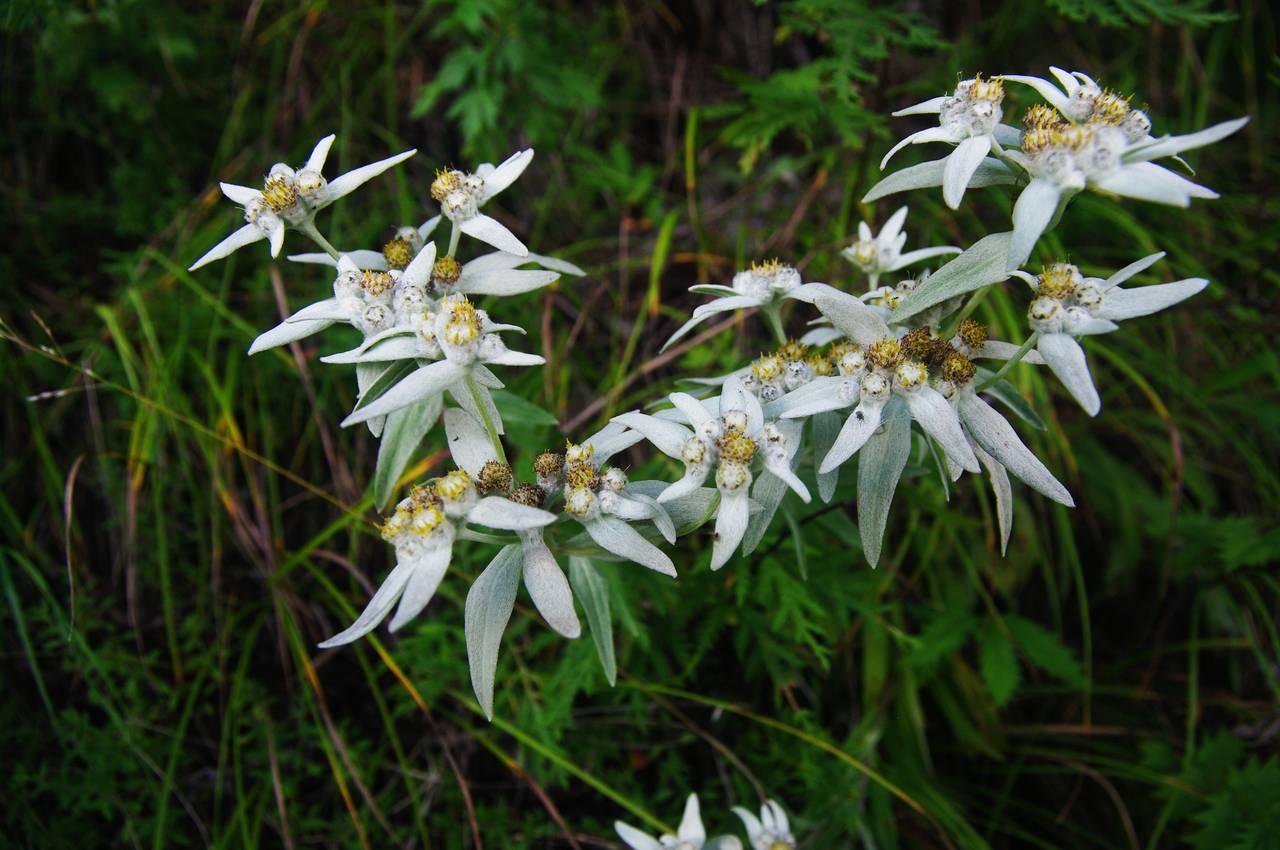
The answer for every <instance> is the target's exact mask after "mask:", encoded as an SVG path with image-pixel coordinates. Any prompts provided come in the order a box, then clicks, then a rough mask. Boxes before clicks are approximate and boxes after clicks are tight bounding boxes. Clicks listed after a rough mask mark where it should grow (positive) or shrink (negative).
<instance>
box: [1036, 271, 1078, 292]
mask: <svg viewBox="0 0 1280 850" xmlns="http://www.w3.org/2000/svg"><path fill="white" fill-rule="evenodd" d="M1075 289H1076V267H1075V266H1072V265H1069V264H1067V263H1055V264H1053V265H1052V266H1048V267H1046V268H1045V270H1044V271H1043V272H1041V273H1040V278H1039V283H1038V285H1037V286H1036V294H1037V295H1039V296H1040V297H1042V298H1054V299H1057V300H1058V301H1065V300H1067V299H1068V298H1070V297H1071V295H1072V293H1074V292H1075Z"/></svg>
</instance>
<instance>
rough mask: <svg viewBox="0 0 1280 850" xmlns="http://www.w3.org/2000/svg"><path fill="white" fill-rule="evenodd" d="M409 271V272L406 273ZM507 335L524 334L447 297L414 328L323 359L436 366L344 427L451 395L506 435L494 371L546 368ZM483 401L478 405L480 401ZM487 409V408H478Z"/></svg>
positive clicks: (398, 330) (363, 410) (428, 308)
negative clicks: (504, 337)
mask: <svg viewBox="0 0 1280 850" xmlns="http://www.w3.org/2000/svg"><path fill="white" fill-rule="evenodd" d="M406 271H407V270H406ZM501 331H518V332H520V333H524V331H523V330H522V329H521V328H520V327H518V326H516V325H500V324H496V323H494V322H491V321H490V320H489V316H488V314H487V313H485V311H483V310H477V309H476V308H475V306H474V305H472V304H471V302H470V301H468V300H467V297H466V296H465V295H447V296H445V297H444V298H442V299H440V301H439V303H437V304H434V305H430V304H428V305H427V306H425V307H424V308H423V309H422V310H421V312H420V315H419V316H418V318H417V319H416V321H415V322H414V325H413V327H412V328H408V329H406V328H392V329H391V330H390V331H387V332H384V333H383V334H380V335H378V336H375V337H372V338H371V339H369V340H368V341H367V342H366V343H365V344H364V345H362V346H360V347H359V348H356V349H353V350H351V351H347V352H344V353H342V354H333V355H329V356H328V357H322V358H321V360H322V361H324V362H326V363H357V364H361V363H377V362H387V361H393V360H411V359H416V360H422V359H427V358H430V359H432V360H433V361H434V362H431V363H428V364H426V365H423V366H420V367H419V368H418V369H417V370H416V371H414V372H412V373H411V374H410V375H408V376H407V377H405V378H403V379H401V380H400V381H399V383H397V384H396V385H395V386H393V387H391V388H390V389H389V390H387V391H386V392H385V393H383V394H382V395H380V396H378V397H377V398H376V399H374V400H371V401H369V402H368V403H367V404H364V405H363V406H360V407H357V409H356V410H355V411H354V412H353V413H352V414H351V415H350V416H348V417H347V418H346V419H344V420H343V421H342V425H343V426H344V427H346V426H349V425H354V424H356V423H358V422H364V421H366V420H369V419H372V418H374V417H378V416H385V415H387V414H388V413H391V412H392V411H395V410H399V409H400V408H402V407H406V406H408V405H410V404H413V403H415V402H418V401H421V400H422V399H425V398H430V397H431V396H435V395H440V394H441V393H444V392H446V391H447V392H448V393H449V394H450V395H452V396H453V397H454V399H456V400H457V401H458V403H459V404H461V405H462V406H463V407H464V408H466V409H467V410H468V412H470V413H472V414H474V415H476V416H477V417H478V418H480V419H482V420H483V419H485V418H486V417H488V418H490V419H491V420H492V421H493V422H494V423H495V427H496V428H497V430H498V433H502V420H501V418H500V417H499V416H498V410H497V407H496V406H495V405H494V403H493V398H492V396H490V394H489V388H494V387H500V386H502V384H501V382H500V381H498V380H497V378H495V377H494V376H493V373H492V372H490V371H489V370H488V369H487V368H485V367H486V366H488V365H492V364H498V365H502V366H536V365H539V364H541V363H545V362H546V361H545V360H543V358H542V357H540V356H538V355H536V354H525V353H524V352H520V351H511V350H510V349H508V348H507V346H506V343H504V342H503V341H502V338H501V337H500V336H498V333H499V332H501ZM476 396H478V399H477V398H475V397H476ZM478 404H482V405H483V408H482V409H481V408H477V405H478Z"/></svg>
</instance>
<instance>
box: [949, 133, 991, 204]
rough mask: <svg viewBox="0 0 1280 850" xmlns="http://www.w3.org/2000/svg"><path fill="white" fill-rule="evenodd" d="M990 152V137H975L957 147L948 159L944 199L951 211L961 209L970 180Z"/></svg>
mask: <svg viewBox="0 0 1280 850" xmlns="http://www.w3.org/2000/svg"><path fill="white" fill-rule="evenodd" d="M990 152H991V139H990V138H989V137H987V136H973V137H970V138H968V139H965V140H964V141H963V142H961V143H960V144H958V145H956V149H955V150H953V151H952V152H951V154H950V155H949V156H948V157H947V166H946V168H945V169H944V170H943V172H942V199H943V200H944V201H946V203H947V206H949V207H951V209H953V210H954V209H959V208H960V201H961V199H963V198H964V190H965V189H967V188H968V186H969V179H970V178H971V177H973V173H974V172H975V171H977V170H978V166H979V165H981V164H982V161H983V160H984V159H986V158H987V154H988V153H990Z"/></svg>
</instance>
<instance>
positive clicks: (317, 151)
mask: <svg viewBox="0 0 1280 850" xmlns="http://www.w3.org/2000/svg"><path fill="white" fill-rule="evenodd" d="M336 138H338V137H337V136H335V135H334V134H333V133H330V134H329V135H327V136H325V137H324V138H323V139H321V140H320V141H318V142H316V146H315V147H314V148H312V149H311V156H309V157H307V164H306V165H304V166H303V168H304V169H309V170H311V171H317V172H319V171H324V161H325V160H326V159H328V158H329V148H331V147H333V140H334V139H336Z"/></svg>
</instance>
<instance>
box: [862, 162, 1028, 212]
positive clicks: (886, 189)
mask: <svg viewBox="0 0 1280 850" xmlns="http://www.w3.org/2000/svg"><path fill="white" fill-rule="evenodd" d="M946 168H947V157H943V158H942V159H936V160H933V161H932V162H922V163H920V164H919V165H913V166H911V167H909V168H904V169H902V170H901V171H895V172H894V173H893V174H890V175H889V176H888V177H886V178H884V179H883V180H881V181H880V182H879V183H877V184H876V185H875V186H872V187H871V191H870V192H867V194H866V195H864V196H863V198H862V202H863V203H864V204H866V203H870V202H872V201H875V200H878V199H880V198H883V197H885V196H886V195H892V194H895V193H897V192H907V191H910V190H912V189H926V188H930V187H933V186H941V185H942V180H943V175H944V174H945V173H946ZM1015 182H1017V177H1016V176H1015V174H1014V172H1013V171H1011V170H1010V169H1009V166H1007V165H1005V164H1004V163H1003V162H1001V161H1000V160H998V159H995V158H994V157H987V158H986V159H984V160H982V162H980V163H978V167H977V168H976V169H975V170H974V172H973V176H972V177H970V178H969V184H968V186H969V188H970V189H981V188H983V187H986V186H1000V185H1006V184H1011V183H1015Z"/></svg>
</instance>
